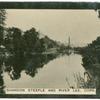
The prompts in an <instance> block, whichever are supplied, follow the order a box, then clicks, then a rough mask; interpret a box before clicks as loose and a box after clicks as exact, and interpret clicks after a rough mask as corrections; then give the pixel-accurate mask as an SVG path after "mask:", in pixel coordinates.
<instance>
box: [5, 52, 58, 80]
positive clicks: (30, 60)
mask: <svg viewBox="0 0 100 100" xmlns="http://www.w3.org/2000/svg"><path fill="white" fill-rule="evenodd" d="M56 56H57V55H42V54H35V55H29V54H28V55H26V56H19V55H15V56H14V55H13V56H10V57H8V58H6V59H5V66H6V67H5V71H6V72H8V74H9V76H10V78H11V79H12V80H16V79H19V78H20V77H21V72H22V71H25V73H26V74H27V75H29V76H31V77H34V76H35V74H36V73H37V69H38V68H42V67H43V66H44V64H46V63H48V62H49V61H50V60H53V59H54V58H55V57H56Z"/></svg>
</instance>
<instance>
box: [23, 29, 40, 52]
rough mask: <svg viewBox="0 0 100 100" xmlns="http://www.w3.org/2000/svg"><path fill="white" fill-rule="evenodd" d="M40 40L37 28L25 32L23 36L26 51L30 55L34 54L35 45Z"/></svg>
mask: <svg viewBox="0 0 100 100" xmlns="http://www.w3.org/2000/svg"><path fill="white" fill-rule="evenodd" d="M38 39H39V33H38V32H36V30H35V28H31V29H30V30H27V31H25V32H24V35H23V41H24V49H25V51H26V52H28V53H31V52H34V48H35V44H36V42H37V40H38Z"/></svg>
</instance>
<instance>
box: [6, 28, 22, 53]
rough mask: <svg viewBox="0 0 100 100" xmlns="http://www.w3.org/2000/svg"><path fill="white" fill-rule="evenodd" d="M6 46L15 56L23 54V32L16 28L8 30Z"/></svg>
mask: <svg viewBox="0 0 100 100" xmlns="http://www.w3.org/2000/svg"><path fill="white" fill-rule="evenodd" d="M5 46H6V49H7V50H8V51H10V52H11V53H13V54H21V53H23V41H22V31H21V30H20V29H18V28H15V27H12V28H8V29H7V36H6V38H5Z"/></svg>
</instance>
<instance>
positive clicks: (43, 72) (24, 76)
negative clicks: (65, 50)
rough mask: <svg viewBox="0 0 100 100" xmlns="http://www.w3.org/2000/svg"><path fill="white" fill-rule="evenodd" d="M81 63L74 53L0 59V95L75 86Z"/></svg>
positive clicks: (81, 72)
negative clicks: (16, 90)
mask: <svg viewBox="0 0 100 100" xmlns="http://www.w3.org/2000/svg"><path fill="white" fill-rule="evenodd" d="M81 60H82V57H81V56H80V55H77V54H71V55H61V54H48V55H43V54H34V55H29V54H27V55H25V56H22V55H13V56H7V57H4V56H1V59H0V92H1V93H4V91H3V90H4V88H67V87H77V85H78V83H77V79H79V78H83V77H84V72H85V70H84V68H83V67H82V65H81ZM75 75H76V76H75ZM75 78H76V79H75Z"/></svg>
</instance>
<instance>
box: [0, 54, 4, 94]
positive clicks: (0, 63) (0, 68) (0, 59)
mask: <svg viewBox="0 0 100 100" xmlns="http://www.w3.org/2000/svg"><path fill="white" fill-rule="evenodd" d="M3 61H4V57H3V56H2V55H1V54H0V94H1V93H4V80H3Z"/></svg>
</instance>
